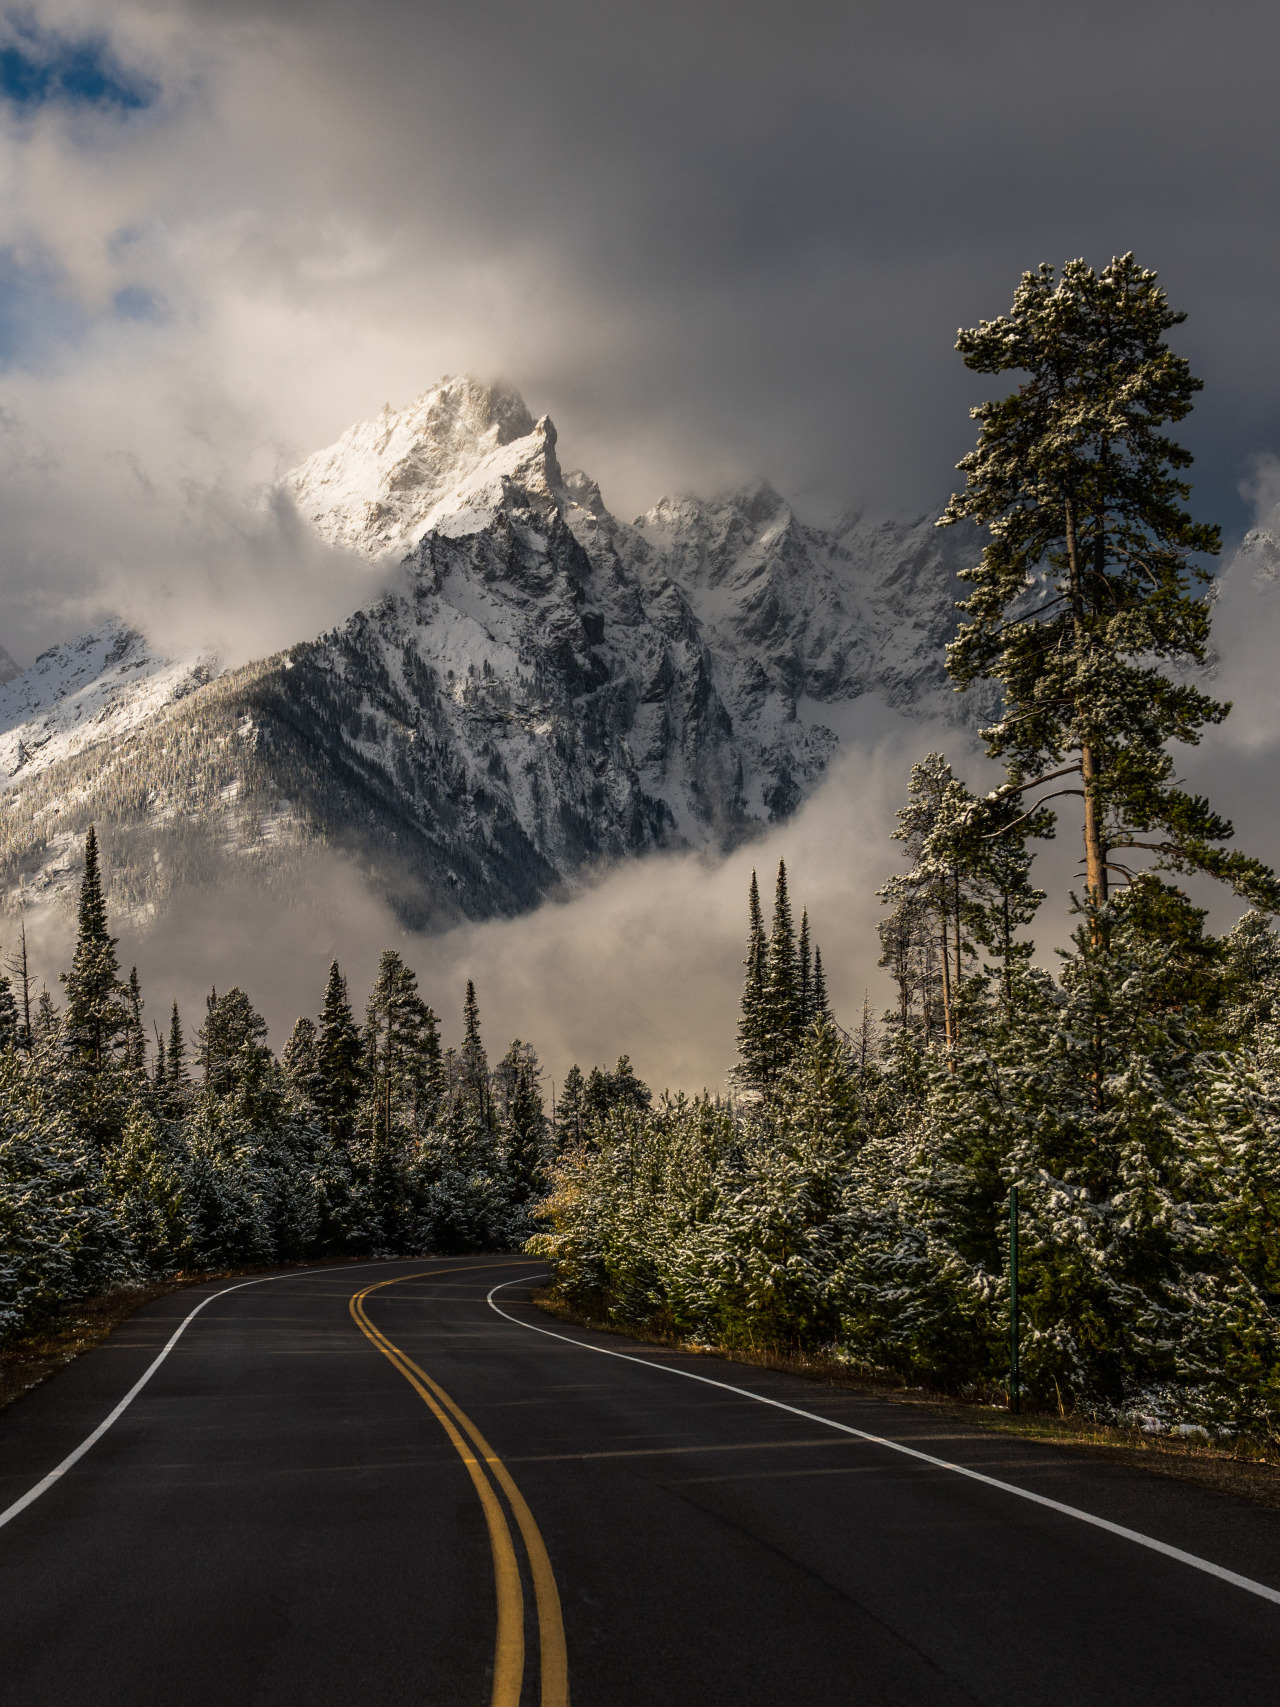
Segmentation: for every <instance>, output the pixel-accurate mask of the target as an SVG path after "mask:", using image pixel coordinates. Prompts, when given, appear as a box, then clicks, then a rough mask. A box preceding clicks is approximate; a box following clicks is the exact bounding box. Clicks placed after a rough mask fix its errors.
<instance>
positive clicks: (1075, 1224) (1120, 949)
mask: <svg viewBox="0 0 1280 1707" xmlns="http://www.w3.org/2000/svg"><path fill="white" fill-rule="evenodd" d="M1181 318H1182V317H1181V316H1180V315H1178V314H1175V313H1174V312H1173V311H1172V310H1171V309H1170V308H1169V306H1168V303H1167V301H1166V299H1165V296H1164V293H1163V292H1162V291H1161V290H1160V289H1159V287H1158V284H1157V281H1156V279H1155V277H1154V275H1152V274H1150V273H1147V272H1144V271H1143V270H1142V269H1141V268H1139V267H1138V266H1137V265H1136V263H1135V262H1134V260H1133V258H1132V256H1125V257H1122V258H1120V259H1118V260H1116V261H1114V262H1112V264H1111V265H1110V266H1109V267H1108V268H1106V269H1105V270H1104V271H1103V272H1102V273H1101V274H1095V273H1094V272H1093V271H1092V270H1091V269H1089V268H1087V267H1085V266H1084V264H1083V263H1081V262H1073V263H1070V264H1069V265H1068V266H1067V267H1066V268H1065V269H1064V271H1063V273H1062V275H1061V277H1060V278H1055V276H1054V274H1053V272H1052V270H1051V269H1049V268H1042V269H1041V270H1040V271H1039V272H1037V273H1033V274H1028V275H1026V276H1025V277H1024V279H1023V281H1022V283H1021V285H1020V287H1019V290H1018V293H1017V297H1016V300H1015V303H1014V307H1013V310H1012V313H1011V314H1010V315H1008V316H1006V317H1003V318H1001V319H999V320H996V321H991V322H984V323H983V324H982V325H981V326H979V327H978V328H976V329H975V330H973V331H969V332H964V333H962V334H961V337H960V342H959V348H960V350H961V352H962V353H963V355H964V358H965V361H966V362H967V364H968V365H969V366H970V367H971V368H973V369H975V370H976V371H978V372H983V373H998V372H1002V371H1006V370H1008V371H1013V372H1016V373H1018V374H1019V375H1020V376H1021V380H1020V383H1019V385H1018V387H1017V389H1016V390H1015V391H1014V392H1012V393H1011V394H1010V395H1008V396H1007V397H1005V398H1003V399H1001V400H999V401H996V402H991V403H988V404H985V405H983V406H982V407H981V408H979V409H978V410H976V411H975V415H976V417H977V419H978V420H979V421H980V423H981V431H980V437H979V441H978V445H977V448H976V449H975V450H974V452H973V453H972V454H971V455H970V456H968V457H966V459H965V460H964V462H963V463H962V464H961V467H962V469H963V470H964V471H965V473H966V474H967V476H968V482H967V487H966V490H965V491H964V492H963V493H961V494H960V495H959V496H957V497H956V498H954V499H953V500H952V503H951V505H950V507H949V509H948V511H947V512H946V514H945V516H944V518H943V523H944V524H945V523H947V522H954V521H960V520H962V519H967V520H972V521H976V522H979V523H981V524H983V525H985V527H986V528H987V530H988V538H989V543H988V545H987V547H986V549H985V550H984V552H983V554H982V557H981V561H980V562H979V563H978V564H977V565H976V566H975V567H974V568H973V569H971V570H969V571H968V572H967V573H966V575H965V576H964V579H965V580H967V582H968V583H969V588H970V591H969V596H968V597H967V599H966V600H965V601H964V603H963V605H962V606H961V609H962V612H963V613H964V622H963V625H962V627H961V628H960V631H959V633H958V635H957V638H956V640H955V642H954V644H953V645H952V647H951V648H950V652H949V659H948V664H949V668H950V670H951V673H952V676H953V678H954V680H955V682H956V685H957V687H958V688H960V689H964V688H965V687H967V686H969V685H971V684H972V683H974V682H978V681H987V680H993V681H996V682H998V683H999V684H1000V686H1001V687H1002V689H1003V695H1004V708H1003V714H1002V716H1001V719H1000V721H999V722H997V723H996V724H995V725H993V726H992V727H991V728H990V729H988V730H987V731H986V732H985V736H986V741H987V748H988V751H989V753H990V754H991V755H992V756H993V757H994V758H996V759H998V760H1000V761H1001V762H1002V763H1003V765H1004V768H1005V773H1006V780H1005V782H1004V784H1003V785H1002V786H1000V787H998V788H996V789H994V790H993V791H991V792H990V793H988V794H986V795H983V796H981V797H979V796H976V795H974V794H973V793H971V792H970V790H969V789H968V788H967V787H966V786H965V785H964V783H963V782H962V780H961V779H960V778H959V777H957V776H956V775H955V774H954V772H953V770H952V767H951V766H950V764H949V763H948V762H947V760H946V758H945V757H944V756H943V755H941V754H936V753H935V754H931V755H930V756H929V757H928V758H927V759H926V760H924V761H923V762H922V763H920V764H918V765H916V766H915V767H914V769H913V771H912V774H911V778H910V783H909V787H908V791H907V800H906V804H905V805H904V807H903V809H902V811H901V812H900V814H899V829H898V832H897V836H898V839H899V840H900V841H901V843H902V845H903V849H904V852H905V853H906V856H907V860H908V869H907V870H905V871H904V872H903V873H902V874H901V875H900V876H898V877H896V878H895V879H894V880H893V881H892V882H891V883H890V884H889V885H888V886H887V888H886V889H885V891H884V892H883V896H882V899H883V900H884V902H885V906H886V916H885V919H884V922H883V925H882V927H881V940H882V944H883V948H884V954H883V959H882V965H884V966H885V967H886V968H887V970H888V971H889V973H890V975H891V976H892V978H893V981H894V984H895V985H896V989H897V998H898V999H897V1002H896V1004H895V1006H894V1007H893V1008H892V1009H891V1011H890V1012H889V1013H888V1014H887V1015H886V1016H885V1018H884V1020H883V1022H882V1023H880V1024H879V1025H875V1024H873V1023H872V1021H871V1017H870V1015H869V1014H868V1013H867V1012H865V1011H864V1014H863V1016H862V1021H861V1024H860V1025H859V1026H858V1027H857V1028H856V1029H855V1030H854V1032H853V1033H852V1034H850V1033H849V1032H845V1031H842V1030H841V1028H840V1027H839V1026H837V1025H836V1024H835V1023H834V1021H833V1020H832V1018H831V1016H830V1015H829V1014H828V1013H827V1011H826V1005H825V1001H824V1000H822V999H821V998H817V999H815V996H814V991H813V981H812V978H811V975H810V974H809V973H808V971H807V967H806V957H807V948H806V944H805V942H804V941H803V940H802V938H801V937H799V936H797V935H796V934H795V933H794V931H793V927H792V922H791V919H792V915H791V906H790V899H789V896H788V894H787V890H786V874H785V871H784V870H781V869H780V870H779V873H778V886H777V893H776V899H775V904H774V913H773V921H772V930H771V933H770V934H769V936H768V938H767V939H766V936H765V930H764V924H763V921H762V919H761V916H760V908H759V903H758V898H757V896H756V893H755V889H754V885H753V889H752V894H751V897H750V903H749V906H750V924H749V947H748V953H747V962H746V965H747V976H746V984H745V989H744V994H743V1001H742V1018H741V1026H740V1060H739V1064H738V1068H737V1080H738V1092H739V1095H738V1099H737V1101H736V1102H735V1103H734V1105H732V1106H719V1105H716V1104H714V1103H711V1102H709V1101H706V1100H703V1101H694V1102H690V1101H686V1100H683V1099H677V1100H675V1101H667V1102H664V1103H663V1104H662V1105H661V1106H660V1107H658V1108H656V1109H652V1110H649V1111H645V1112H632V1111H621V1112H619V1113H616V1114H614V1115H613V1116H611V1117H610V1118H609V1120H608V1121H607V1122H605V1123H603V1124H601V1125H599V1126H598V1127H597V1128H596V1129H595V1130H594V1131H593V1132H592V1133H591V1134H590V1135H589V1136H588V1137H587V1139H586V1140H585V1141H584V1142H583V1143H581V1144H579V1145H577V1146H575V1147H574V1148H573V1149H571V1150H570V1151H569V1153H568V1154H567V1155H566V1156H565V1157H564V1158H563V1159H562V1160H561V1162H560V1163H559V1164H558V1166H557V1168H556V1170H555V1188H554V1192H553V1195H552V1197H551V1200H550V1205H549V1213H550V1219H551V1230H550V1231H547V1232H543V1233H540V1234H539V1235H537V1236H536V1237H535V1239H534V1240H533V1242H532V1246H531V1248H532V1249H534V1250H536V1251H537V1252H538V1253H539V1254H540V1255H542V1256H544V1257H545V1258H546V1259H547V1260H548V1261H549V1262H550V1264H551V1266H552V1272H553V1275H554V1277H555V1285H556V1290H557V1294H558V1296H559V1297H561V1298H563V1299H564V1300H566V1301H567V1302H568V1303H569V1304H571V1305H572V1306H574V1307H576V1308H578V1309H580V1310H581V1311H583V1312H585V1313H587V1314H590V1315H594V1316H596V1317H600V1318H604V1319H607V1320H609V1321H611V1322H613V1323H615V1324H618V1325H623V1324H625V1325H628V1326H637V1327H641V1328H646V1327H647V1328H651V1329H653V1330H655V1331H660V1332H669V1333H673V1334H676V1335H679V1336H682V1337H684V1338H686V1339H688V1340H691V1341H695V1342H697V1341H704V1342H710V1343H714V1344H719V1345H725V1346H729V1347H740V1348H744V1349H746V1350H747V1351H749V1352H753V1353H754V1352H762V1351H764V1352H767V1351H781V1352H789V1353H791V1354H794V1355H801V1356H811V1357H812V1356H822V1357H825V1358H827V1359H829V1360H830V1361H832V1362H834V1363H838V1364H842V1365H844V1366H846V1367H848V1368H850V1369H856V1370H861V1371H863V1372H866V1373H869V1374H879V1375H884V1376H890V1377H896V1378H897V1379H899V1380H901V1381H903V1382H907V1383H928V1384H930V1385H931V1386H933V1387H934V1388H937V1389H941V1390H947V1391H951V1392H954V1393H966V1394H970V1395H973V1396H975V1397H981V1398H990V1397H991V1396H992V1395H996V1394H1000V1393H1004V1394H1008V1393H1010V1391H1011V1388H1012V1385H1013V1355H1012V1353H1013V1346H1014V1328H1015V1323H1014V1319H1013V1310H1012V1297H1011V1284H1010V1282H1011V1265H1010V1238H1009V1224H1010V1205H1011V1194H1012V1192H1013V1190H1014V1188H1016V1189H1017V1193H1018V1199H1019V1204H1020V1242H1019V1249H1018V1265H1017V1281H1018V1292H1019V1295H1020V1308H1019V1311H1018V1317H1017V1323H1016V1327H1017V1334H1016V1345H1017V1352H1018V1359H1019V1363H1020V1379H1021V1386H1022V1390H1023V1392H1024V1393H1025V1395H1026V1396H1027V1398H1028V1399H1029V1401H1030V1402H1031V1403H1032V1404H1033V1405H1036V1406H1038V1407H1041V1408H1043V1409H1046V1410H1049V1411H1052V1412H1054V1413H1058V1414H1060V1415H1073V1416H1076V1417H1084V1418H1089V1419H1093V1420H1094V1421H1096V1422H1099V1423H1106V1424H1114V1425H1117V1426H1131V1427H1137V1428H1140V1429H1147V1430H1151V1431H1163V1432H1177V1431H1197V1432H1198V1431H1204V1432H1206V1433H1208V1434H1209V1435H1211V1436H1215V1437H1220V1438H1225V1439H1229V1440H1234V1441H1237V1442H1242V1441H1246V1440H1253V1441H1259V1442H1264V1443H1269V1444H1270V1445H1271V1446H1275V1445H1277V1444H1280V1317H1278V1311H1280V1221H1278V1220H1277V1212H1278V1211H1280V945H1278V944H1277V939H1276V935H1275V932H1274V931H1273V929H1272V928H1271V925H1270V924H1269V922H1268V918H1269V915H1270V914H1272V913H1273V912H1275V911H1276V910H1277V908H1278V907H1280V888H1278V887H1277V884H1276V880H1275V878H1274V876H1273V874H1272V873H1271V871H1270V870H1268V869H1267V868H1266V867H1265V866H1263V865H1261V864H1260V863H1259V862H1258V861H1257V860H1254V859H1252V858H1250V857H1248V856H1247V855H1245V854H1242V853H1239V852H1237V851H1235V850H1233V849H1230V848H1228V846H1227V845H1226V844H1228V843H1229V842H1230V840H1231V834H1232V832H1231V826H1230V824H1229V823H1228V822H1227V821H1226V820H1225V819H1223V818H1222V817H1221V816H1220V815H1218V814H1217V813H1216V812H1215V811H1214V809H1213V808H1212V807H1211V805H1210V804H1209V802H1208V801H1206V800H1204V799H1203V798H1201V797H1199V796H1196V795H1193V794H1189V793H1188V792H1186V791H1185V790H1184V789H1183V788H1182V787H1181V786H1180V784H1179V783H1178V781H1177V779H1176V777H1175V775H1174V759H1173V757H1172V754H1171V751H1170V749H1171V746H1173V745H1175V744H1176V743H1179V742H1181V743H1184V744H1194V743H1195V742H1196V741H1197V740H1198V739H1199V735H1200V732H1201V730H1202V729H1203V728H1204V727H1205V726H1206V725H1211V724H1214V723H1217V722H1219V721H1221V719H1222V718H1223V717H1225V716H1226V715H1227V712H1228V710H1229V707H1227V706H1225V705H1220V704H1217V703H1215V702H1214V701H1213V700H1212V699H1210V698H1209V697H1208V695H1207V694H1205V693H1204V692H1203V691H1202V689H1201V688H1200V687H1199V686H1197V685H1196V676H1195V672H1196V670H1197V668H1198V667H1199V666H1202V665H1203V664H1204V663H1205V662H1206V660H1207V657H1208V651H1207V648H1208V635H1209V618H1210V603H1209V600H1208V598H1207V597H1206V596H1205V594H1204V593H1203V591H1202V590H1201V588H1202V587H1203V584H1204V583H1205V582H1206V581H1207V579H1208V575H1207V571H1206V569H1205V567H1204V562H1205V559H1206V557H1208V556H1210V555H1212V554H1213V553H1214V552H1215V551H1216V550H1217V548H1218V538H1217V532H1216V530H1215V529H1212V528H1209V527H1205V526H1203V525H1201V524H1198V523H1196V522H1194V521H1193V520H1192V518H1191V517H1190V516H1189V514H1188V513H1187V512H1186V511H1185V510H1184V508H1183V507H1182V506H1183V503H1184V501H1185V499H1186V498H1187V496H1188V490H1189V489H1188V487H1187V486H1186V484H1185V483H1184V482H1183V480H1182V479H1181V471H1182V470H1183V469H1184V468H1185V467H1186V465H1187V464H1188V463H1189V461H1190V457H1189V456H1188V454H1187V453H1186V452H1185V451H1184V450H1182V449H1181V448H1180V447H1179V446H1178V445H1177V444H1176V443H1174V442H1173V441H1172V440H1171V439H1169V438H1168V437H1166V436H1164V435H1163V433H1162V432H1161V430H1160V429H1161V428H1162V427H1163V426H1164V424H1165V423H1166V422H1170V421H1178V420H1180V419H1182V418H1183V417H1184V416H1185V415H1186V414H1187V413H1188V411H1189V410H1190V407H1191V400H1192V397H1193V396H1194V393H1195V392H1196V390H1198V388H1199V382H1198V381H1197V380H1195V379H1194V378H1193V377H1192V375H1191V374H1190V372H1189V370H1188V368H1187V364H1186V363H1185V362H1184V361H1183V360H1182V358H1181V357H1178V356H1176V355H1175V354H1174V353H1173V352H1172V351H1170V350H1169V348H1168V346H1167V344H1166V342H1165V334H1166V332H1167V331H1168V330H1169V329H1170V328H1171V327H1172V326H1174V325H1176V324H1177V323H1178V322H1179V320H1180V319H1181ZM1067 798H1073V799H1074V800H1075V802H1076V805H1075V807H1074V808H1073V809H1072V810H1073V815H1074V816H1075V819H1076V823H1077V824H1078V826H1079V832H1080V835H1081V851H1082V860H1081V872H1080V877H1079V880H1078V888H1077V891H1076V893H1075V894H1074V895H1073V897H1072V900H1073V904H1074V906H1075V910H1076V916H1077V920H1078V928H1077V929H1076V931H1075V934H1074V939H1073V942H1072V944H1071V947H1070V949H1069V950H1068V951H1067V952H1066V953H1064V954H1063V955H1061V957H1060V959H1059V962H1058V965H1057V967H1056V970H1055V971H1054V972H1052V973H1051V972H1050V971H1048V970H1047V969H1046V968H1045V967H1044V966H1043V965H1042V964H1039V963H1037V961H1036V959H1035V951H1034V946H1033V942H1032V939H1031V936H1030V934H1029V927H1030V926H1031V925H1032V924H1033V922H1034V919H1035V915H1036V912H1037V909H1038V907H1039V905H1040V903H1041V902H1042V901H1043V899H1044V895H1043V892H1042V891H1040V890H1038V889H1037V888H1036V887H1035V885H1034V883H1033V880H1032V855H1033V848H1034V843H1035V842H1036V840H1037V839H1042V838H1044V837H1047V836H1049V835H1052V834H1053V833H1054V830H1055V828H1056V826H1057V823H1058V820H1059V819H1060V818H1061V815H1062V810H1063V808H1062V805H1061V802H1062V801H1063V800H1065V799H1067ZM1050 802H1054V803H1055V804H1053V805H1050ZM1206 875H1207V876H1209V877H1212V878H1216V879H1218V880H1220V881H1222V882H1224V883H1226V884H1228V885H1230V886H1231V888H1232V889H1233V890H1234V891H1235V893H1236V894H1237V895H1238V896H1239V897H1240V898H1241V900H1242V901H1243V902H1244V903H1245V904H1246V905H1247V908H1248V910H1247V911H1246V912H1245V913H1244V916H1243V917H1242V918H1241V919H1240V922H1239V923H1238V924H1237V926H1236V927H1235V928H1234V930H1232V931H1231V933H1230V934H1229V935H1228V936H1226V937H1225V938H1215V937H1214V936H1212V935H1211V934H1209V933H1208V932H1207V931H1206V929H1205V918H1206V914H1205V912H1204V911H1203V910H1202V909H1201V908H1200V907H1198V906H1196V905H1194V904H1193V902H1192V900H1191V899H1190V898H1189V897H1188V895H1187V894H1186V892H1185V889H1184V888H1183V887H1182V884H1181V883H1180V882H1179V879H1183V880H1185V879H1186V878H1187V877H1198V876H1206Z"/></svg>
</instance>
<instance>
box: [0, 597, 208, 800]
mask: <svg viewBox="0 0 1280 1707" xmlns="http://www.w3.org/2000/svg"><path fill="white" fill-rule="evenodd" d="M6 656H7V654H6ZM216 672H217V663H216V660H215V659H213V658H212V657H199V658H190V659H186V660H184V661H182V662H180V663H173V662H171V661H170V660H169V659H167V658H163V657H161V656H160V654H159V653H157V652H156V651H155V650H154V649H153V648H152V647H151V645H150V644H149V643H148V642H147V641H146V640H145V639H144V638H143V636H142V635H140V634H137V633H135V632H134V631H133V630H131V629H128V628H126V627H125V626H124V624H123V623H122V622H120V621H118V620H117V619H116V618H114V617H113V618H111V619H110V620H108V621H107V622H104V623H103V624H102V625H101V627H99V628H96V629H94V630H93V631H92V632H91V633H89V634H84V635H81V637H80V638H79V639H78V640H73V641H71V642H70V643H69V644H67V645H63V646H53V647H50V649H49V651H47V652H44V653H42V654H41V656H40V657H39V658H37V659H36V661H35V663H34V664H33V665H32V666H31V668H30V669H29V670H23V671H20V672H18V671H15V672H14V673H13V674H11V675H10V676H9V677H7V678H6V679H4V680H3V682H0V789H5V788H9V787H11V786H12V785H13V784H14V783H15V782H16V781H18V779H19V778H21V780H22V781H24V782H25V781H28V780H29V779H30V778H31V777H33V776H36V775H38V774H39V772H41V771H43V770H47V769H48V768H49V767H50V766H51V765H54V764H57V763H58V762H59V761H60V760H62V759H66V758H69V757H70V756H71V755H72V754H74V753H78V752H81V751H82V750H83V749H84V748H86V747H90V746H96V745H97V744H98V743H99V742H102V741H108V740H112V739H113V738H115V737H116V736H119V735H122V734H124V733H125V732H127V731H128V730H130V729H134V728H137V727H138V726H139V725H140V724H142V723H145V722H147V721H148V720H149V719H150V718H152V717H154V716H155V715H156V714H157V713H158V712H160V711H162V710H163V709H164V708H165V707H166V706H168V705H172V704H173V703H174V702H175V701H176V700H179V699H182V698H183V697H185V695H187V694H189V693H191V692H193V691H194V690H195V689H196V688H198V687H201V686H203V684H204V683H205V682H207V681H209V680H210V679H211V677H212V676H213V675H214V674H216Z"/></svg>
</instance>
